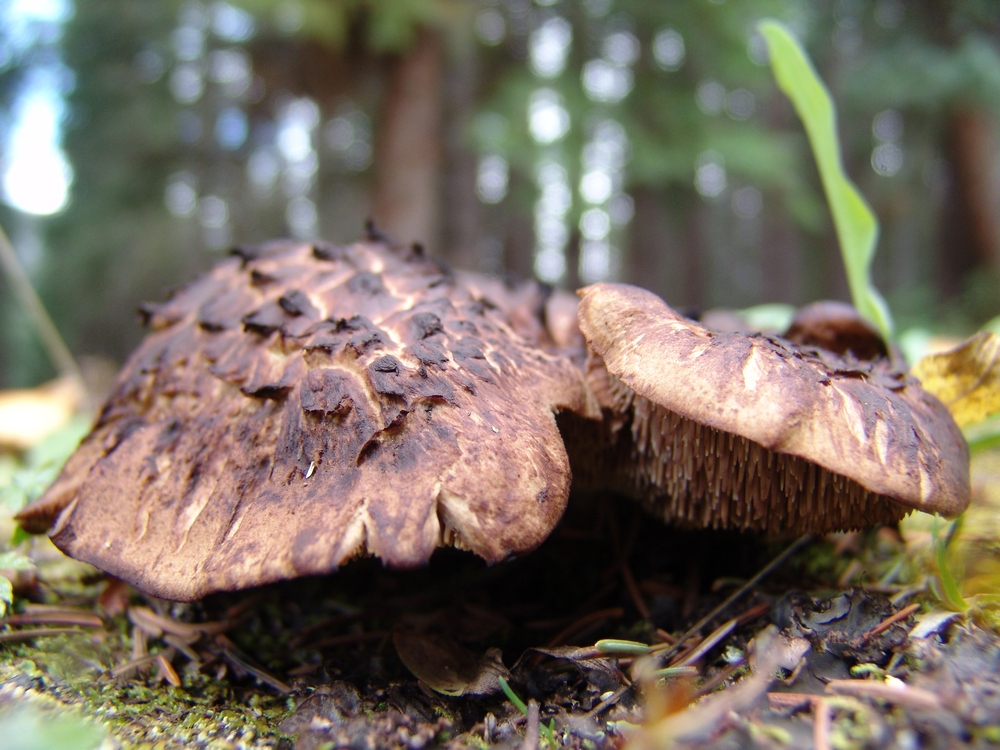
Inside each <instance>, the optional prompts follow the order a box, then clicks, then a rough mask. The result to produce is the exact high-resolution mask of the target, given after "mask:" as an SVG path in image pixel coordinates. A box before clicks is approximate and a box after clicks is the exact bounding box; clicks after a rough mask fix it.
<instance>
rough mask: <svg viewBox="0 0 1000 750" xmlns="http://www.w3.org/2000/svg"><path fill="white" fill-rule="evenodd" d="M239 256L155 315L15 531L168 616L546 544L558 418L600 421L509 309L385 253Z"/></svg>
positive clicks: (560, 476) (418, 263) (422, 262)
mask: <svg viewBox="0 0 1000 750" xmlns="http://www.w3.org/2000/svg"><path fill="white" fill-rule="evenodd" d="M239 255H240V257H236V258H232V259H231V260H229V261H227V262H225V263H223V264H221V265H220V266H218V267H216V268H215V269H214V270H213V271H211V272H210V273H208V274H207V275H206V276H204V277H202V278H201V279H199V280H197V281H195V282H194V283H192V284H191V285H189V286H188V287H186V288H184V289H183V290H181V291H180V292H178V293H177V294H175V295H174V296H173V297H172V298H170V299H169V300H168V301H167V302H165V303H163V304H161V305H156V306H150V307H148V308H146V310H145V316H146V318H147V322H148V324H149V325H150V326H151V327H152V329H153V332H152V333H151V334H150V335H149V336H148V337H147V338H146V340H145V341H144V342H143V344H142V345H141V346H140V348H139V349H138V350H137V351H136V352H135V353H134V354H133V355H132V357H131V358H130V359H129V361H128V363H127V364H126V365H125V367H124V369H123V370H122V372H121V374H120V375H119V378H118V381H117V383H116V386H115V389H114V392H113V393H112V395H111V397H110V400H109V401H108V403H107V405H106V406H105V407H104V409H103V411H102V412H101V415H100V417H99V419H98V421H97V424H96V426H95V427H94V430H93V432H92V433H91V434H90V435H89V436H88V437H87V438H86V439H85V440H84V441H83V444H82V445H81V446H80V448H79V450H78V451H77V452H76V453H75V454H74V455H73V456H72V457H71V458H70V460H69V462H68V463H67V464H66V467H65V468H64V470H63V472H62V474H61V475H60V476H59V478H58V480H57V481H56V483H55V484H54V485H53V486H52V488H51V489H50V490H49V491H48V492H47V493H46V494H45V495H44V496H43V497H41V498H40V499H39V500H38V501H36V502H35V503H33V504H32V505H31V506H29V507H28V508H27V509H25V511H23V512H22V514H21V515H20V520H21V523H22V524H23V525H24V526H25V527H26V528H28V529H30V530H35V531H44V530H45V529H46V528H48V526H49V525H50V524H51V523H52V522H53V520H55V527H54V529H53V532H52V538H53V540H54V541H55V543H56V544H57V545H58V546H59V547H60V548H61V549H63V550H64V551H65V552H67V553H68V554H70V555H72V556H73V557H76V558H79V559H81V560H85V561H87V562H90V563H92V564H94V565H96V566H97V567H99V568H102V569H103V570H106V571H108V572H109V573H111V574H113V575H115V576H118V577H120V578H123V579H125V580H126V581H128V582H130V583H132V584H134V585H136V586H137V587H139V588H140V589H143V590H144V591H147V592H149V593H152V594H155V595H157V596H161V597H164V598H168V599H176V600H189V599H194V598H198V597H201V596H203V595H205V594H208V593H210V592H213V591H219V590H229V589H237V588H243V587H248V586H254V585H257V584H262V583H266V582H269V581H275V580H279V579H284V578H291V577H294V576H299V575H304V574H311V573H324V572H328V571H331V570H333V569H335V568H337V567H338V566H339V565H341V564H342V563H343V562H344V561H346V560H348V559H350V558H352V557H354V556H357V555H362V554H370V555H376V556H378V557H379V558H381V559H382V560H383V561H384V562H385V563H386V564H388V565H392V566H403V567H405V566H412V565H417V564H420V563H422V562H425V561H426V560H427V559H428V557H429V556H430V555H431V553H432V552H433V551H434V549H435V548H436V547H437V546H438V545H455V546H458V547H462V548H466V549H470V550H472V551H473V552H475V553H476V554H478V555H480V556H482V557H483V558H485V559H486V560H489V561H499V560H502V559H504V558H506V557H509V556H511V555H514V554H518V553H522V552H526V551H528V550H531V549H532V548H534V547H535V546H537V545H538V544H539V543H540V542H541V541H542V540H543V539H545V537H546V536H547V535H548V534H549V532H550V531H551V529H552V528H553V526H554V525H555V523H556V522H557V521H558V520H559V518H560V516H561V515H562V512H563V509H564V507H565V502H566V498H567V494H568V489H569V481H570V475H569V465H568V459H567V456H566V453H565V450H564V448H563V443H562V440H561V439H560V435H559V432H558V430H557V427H556V421H555V417H554V413H555V412H556V411H558V410H561V409H570V410H574V411H577V412H580V413H584V414H591V415H593V416H596V415H597V413H598V412H597V407H596V405H594V404H593V399H592V396H590V395H589V391H588V390H587V387H586V385H585V384H584V381H583V375H582V373H581V372H580V370H579V368H578V367H575V366H574V365H573V364H572V363H571V362H570V361H569V360H568V359H566V358H565V357H562V356H560V355H557V354H553V353H548V352H547V351H545V350H544V349H543V348H542V347H541V346H539V342H538V341H537V340H533V339H532V338H531V331H530V330H528V332H527V333H526V332H525V330H524V329H525V327H527V328H528V329H530V326H521V327H520V328H521V330H520V332H518V331H516V330H515V328H514V322H515V321H514V318H515V317H517V316H513V315H511V314H510V311H508V313H504V312H503V311H502V310H501V308H503V307H505V306H506V307H510V306H516V304H517V302H516V300H517V299H518V295H516V294H514V293H511V295H510V299H504V300H501V301H500V302H498V303H494V302H493V301H492V300H490V299H489V298H488V297H486V296H483V295H482V294H479V293H477V292H476V290H474V289H472V288H471V287H470V283H469V282H468V281H466V282H464V283H463V282H461V281H459V280H456V278H455V277H454V276H452V275H450V274H448V273H445V272H442V270H441V269H440V268H439V267H438V266H437V265H436V264H435V263H433V262H431V261H429V260H427V259H425V258H423V257H422V255H421V254H420V253H418V252H410V253H409V254H408V255H407V254H406V253H405V252H404V251H397V250H391V249H389V248H388V247H386V246H384V245H381V244H370V243H369V244H365V243H362V244H356V245H353V246H351V247H334V246H329V245H317V246H311V245H305V244H301V243H292V242H278V243H272V244H269V245H266V246H263V247H260V248H253V249H248V250H241V251H239ZM522 317H523V316H522ZM57 516H58V518H56V517H57Z"/></svg>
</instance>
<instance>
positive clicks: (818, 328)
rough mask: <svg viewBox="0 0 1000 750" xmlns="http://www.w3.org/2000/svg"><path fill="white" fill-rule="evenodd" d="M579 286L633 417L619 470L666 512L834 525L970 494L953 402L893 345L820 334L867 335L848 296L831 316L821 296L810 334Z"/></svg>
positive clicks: (746, 521)
mask: <svg viewBox="0 0 1000 750" xmlns="http://www.w3.org/2000/svg"><path fill="white" fill-rule="evenodd" d="M580 295H581V297H582V300H581V302H580V310H579V314H580V327H581V329H582V330H583V333H584V336H585V337H586V339H587V342H588V344H589V346H590V348H591V350H592V357H591V360H590V361H589V363H588V369H589V372H588V378H589V379H590V382H591V386H592V388H593V389H594V391H595V393H596V394H597V397H598V400H599V401H601V404H602V406H603V407H605V408H606V409H610V410H611V412H612V413H613V414H615V415H617V418H618V420H619V423H620V424H622V425H625V424H630V432H631V435H630V437H631V441H630V445H629V446H628V447H627V448H625V449H624V452H625V453H626V454H627V455H626V456H624V457H623V458H624V460H622V461H620V462H619V469H618V471H619V472H620V473H621V474H622V475H623V477H622V481H623V482H624V484H625V489H626V491H630V492H631V493H632V494H635V495H638V496H639V497H640V498H642V499H644V500H645V501H646V502H647V503H648V504H650V505H652V506H653V507H654V509H655V510H656V511H657V512H658V513H660V514H662V515H663V516H664V517H665V519H666V520H668V521H677V522H680V523H684V524H690V525H697V526H705V527H708V526H712V527H723V528H738V529H753V530H759V531H764V532H767V533H772V534H773V533H801V532H803V531H815V532H823V531H830V530H838V529H851V528H858V527H862V526H869V525H873V524H876V523H885V522H891V521H895V520H898V519H899V518H901V517H902V516H903V515H905V514H906V513H907V512H908V511H909V510H910V509H912V508H917V509H919V510H925V511H929V512H939V513H943V514H946V515H952V514H956V513H959V512H961V511H962V510H963V509H964V508H965V507H966V505H967V504H968V501H969V473H968V472H969V454H968V448H967V446H966V444H965V441H964V439H963V438H962V434H961V432H960V431H959V429H958V427H957V426H956V425H955V422H954V420H953V419H952V418H951V415H950V414H949V413H948V410H947V409H946V408H945V407H944V406H943V405H942V404H941V403H940V402H939V401H938V400H937V399H935V398H934V397H933V396H931V395H930V394H928V393H926V392H925V391H924V390H923V389H921V388H920V385H919V383H918V382H917V381H916V380H914V379H913V378H911V377H909V376H907V375H906V374H904V373H902V372H899V371H896V370H894V369H892V367H891V365H890V364H889V361H888V360H887V359H885V358H875V359H872V360H863V359H858V358H857V357H855V356H854V355H852V354H851V353H850V352H849V351H845V352H844V353H843V354H836V353H834V352H832V351H828V350H825V349H822V348H818V347H815V348H814V343H815V342H816V341H817V340H830V341H840V342H854V343H853V344H845V345H844V346H843V347H841V348H844V349H850V348H851V345H853V346H857V347H859V348H864V347H865V346H869V344H865V336H864V335H863V334H861V333H860V332H859V331H858V330H857V328H856V326H854V324H853V323H851V322H850V321H847V322H846V323H845V319H843V318H842V317H839V316H841V315H842V313H843V311H842V310H839V309H838V310H835V312H836V313H837V315H835V316H833V317H835V318H837V320H835V321H827V322H823V316H822V315H821V314H820V313H821V311H820V310H817V309H811V310H809V311H808V312H807V314H806V315H804V316H803V317H802V318H800V319H798V321H797V325H793V334H794V335H795V336H797V337H798V338H799V339H800V340H801V341H802V343H803V344H807V345H806V346H796V345H794V344H792V343H790V342H789V341H787V340H783V339H781V338H778V337H770V336H764V335H759V334H757V335H747V334H742V333H714V332H712V331H709V330H706V329H705V328H703V327H701V326H700V325H698V324H696V323H694V322H692V321H690V320H687V319H686V318H683V317H681V316H680V315H678V314H677V313H676V312H674V311H673V310H671V309H670V308H669V307H668V306H667V305H666V304H665V303H664V302H663V301H662V300H660V299H659V298H658V297H656V296H655V295H653V294H651V293H650V292H647V291H644V290H642V289H638V288H636V287H631V286H627V285H623V284H596V285H594V286H590V287H587V288H586V289H584V290H582V291H581V292H580ZM848 317H849V316H848ZM827 323H829V325H827ZM837 331H844V332H846V333H845V334H844V335H843V336H840V335H837V333H836V332H837ZM858 341H860V342H861V343H860V344H859V343H856V342H858ZM865 351H866V353H867V352H868V351H869V349H865ZM883 351H884V350H883ZM605 367H606V369H605Z"/></svg>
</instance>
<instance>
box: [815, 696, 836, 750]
mask: <svg viewBox="0 0 1000 750" xmlns="http://www.w3.org/2000/svg"><path fill="white" fill-rule="evenodd" d="M832 723H833V714H832V712H831V711H830V704H829V702H828V701H827V700H826V699H825V698H820V699H819V700H818V701H816V702H815V703H814V704H813V747H814V748H816V750H830V725H831V724H832Z"/></svg>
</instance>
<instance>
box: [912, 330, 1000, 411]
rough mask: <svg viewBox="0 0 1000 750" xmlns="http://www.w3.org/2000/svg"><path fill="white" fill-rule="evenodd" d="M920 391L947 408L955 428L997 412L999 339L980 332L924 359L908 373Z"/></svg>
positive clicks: (999, 362) (999, 399)
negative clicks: (936, 399) (955, 425)
mask: <svg viewBox="0 0 1000 750" xmlns="http://www.w3.org/2000/svg"><path fill="white" fill-rule="evenodd" d="M911 372H912V373H913V375H914V376H915V377H916V378H917V379H918V380H920V383H921V385H922V386H923V387H924V390H926V391H928V392H929V393H932V394H933V395H935V396H937V398H938V399H940V401H941V402H942V403H943V404H944V405H945V406H947V407H948V410H949V411H951V414H952V416H953V417H954V418H955V422H957V423H958V426H959V427H966V426H967V425H971V424H974V423H976V422H979V421H981V420H983V419H986V418H987V417H988V416H990V415H991V414H994V413H996V412H998V411H1000V337H998V336H997V335H996V334H993V333H989V332H988V331H981V332H979V333H977V334H976V335H975V336H973V337H972V338H970V339H969V340H967V341H965V342H963V343H962V344H959V345H958V346H956V347H955V348H954V349H950V350H948V351H946V352H941V353H940V354H931V355H929V356H926V357H924V358H923V359H921V360H920V361H919V362H917V363H916V364H915V365H913V368H912V370H911Z"/></svg>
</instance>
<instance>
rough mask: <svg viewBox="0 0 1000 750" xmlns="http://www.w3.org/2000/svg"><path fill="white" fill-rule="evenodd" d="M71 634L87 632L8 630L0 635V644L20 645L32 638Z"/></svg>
mask: <svg viewBox="0 0 1000 750" xmlns="http://www.w3.org/2000/svg"><path fill="white" fill-rule="evenodd" d="M72 633H78V634H79V635H86V634H87V631H86V630H77V629H76V628H32V629H31V630H10V631H7V632H4V633H0V643H21V642H22V641H30V640H31V639H32V638H38V637H39V636H46V635H70V634H72Z"/></svg>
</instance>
